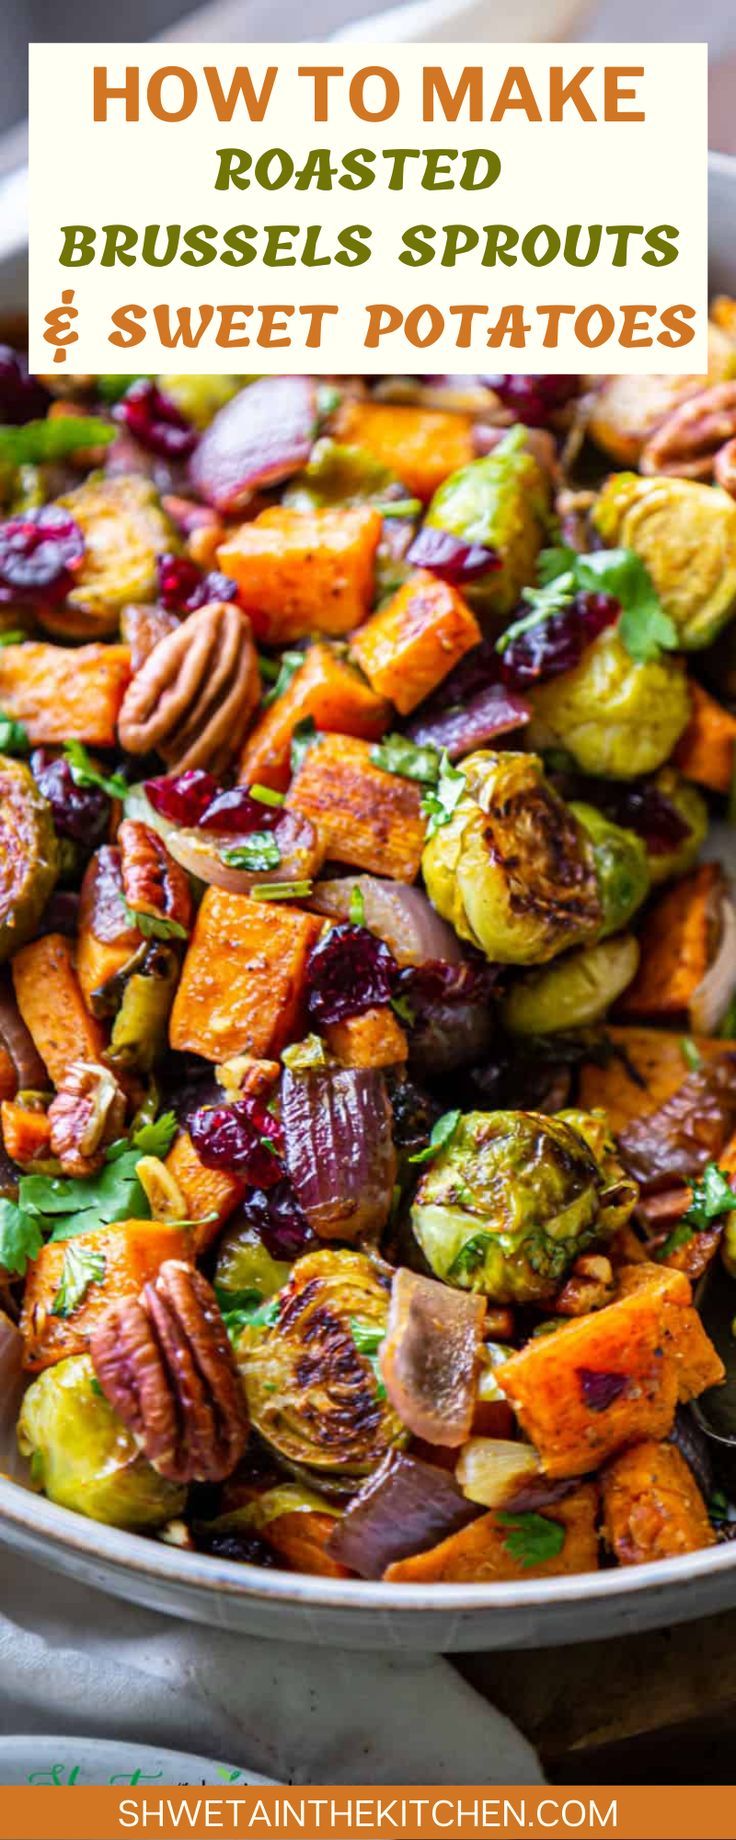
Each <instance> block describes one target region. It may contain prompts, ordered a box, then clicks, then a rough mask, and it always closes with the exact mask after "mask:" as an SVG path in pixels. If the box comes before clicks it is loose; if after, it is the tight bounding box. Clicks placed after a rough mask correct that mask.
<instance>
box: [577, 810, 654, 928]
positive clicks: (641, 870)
mask: <svg viewBox="0 0 736 1840" xmlns="http://www.w3.org/2000/svg"><path fill="white" fill-rule="evenodd" d="M570 810H571V811H572V812H574V814H575V817H576V818H577V820H578V822H579V823H580V824H582V826H583V830H584V831H587V833H588V836H589V838H590V841H591V843H592V845H593V856H594V858H595V870H596V875H597V877H598V892H599V894H600V897H601V906H602V908H603V924H602V926H601V929H600V937H601V939H605V938H606V937H607V935H608V934H609V933H617V932H619V930H620V928H621V927H622V926H626V925H627V924H628V921H629V920H630V919H631V916H632V914H635V913H636V910H637V907H641V903H642V901H644V900H646V897H647V895H648V893H649V887H650V880H651V878H650V874H649V865H648V862H647V853H646V850H645V848H644V845H643V843H642V841H641V838H640V837H637V836H636V834H635V832H634V831H628V830H624V828H623V826H622V825H620V824H614V823H613V822H612V820H611V819H610V818H606V817H604V815H603V813H602V812H601V811H598V810H597V808H596V806H595V805H586V804H583V802H582V801H578V800H575V801H574V802H573V803H572V804H571V806H570Z"/></svg>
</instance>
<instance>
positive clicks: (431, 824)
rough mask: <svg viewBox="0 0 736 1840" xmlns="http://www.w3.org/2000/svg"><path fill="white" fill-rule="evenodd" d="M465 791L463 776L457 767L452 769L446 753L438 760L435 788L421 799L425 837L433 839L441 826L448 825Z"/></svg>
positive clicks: (465, 785) (465, 783)
mask: <svg viewBox="0 0 736 1840" xmlns="http://www.w3.org/2000/svg"><path fill="white" fill-rule="evenodd" d="M466 791H467V782H466V779H465V774H464V773H461V772H460V769H459V767H454V766H453V764H452V761H451V760H450V757H449V755H448V754H447V752H445V753H443V754H442V755H441V758H440V767H439V778H438V780H437V784H436V786H432V787H431V788H430V790H429V791H428V792H425V794H424V798H423V799H422V812H423V814H424V817H425V818H426V819H427V837H428V838H429V837H434V836H435V834H436V832H437V831H439V830H441V829H442V827H443V825H445V824H449V822H450V819H451V818H452V816H453V814H454V812H455V811H456V810H457V807H458V805H459V804H460V800H461V798H462V796H463V793H464V792H466Z"/></svg>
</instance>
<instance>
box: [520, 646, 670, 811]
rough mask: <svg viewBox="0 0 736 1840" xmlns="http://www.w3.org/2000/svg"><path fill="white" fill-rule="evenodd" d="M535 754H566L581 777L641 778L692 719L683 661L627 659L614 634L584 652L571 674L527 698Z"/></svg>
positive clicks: (660, 761) (663, 756)
mask: <svg viewBox="0 0 736 1840" xmlns="http://www.w3.org/2000/svg"><path fill="white" fill-rule="evenodd" d="M529 701H530V702H531V704H532V707H533V709H534V721H533V723H532V726H531V728H530V729H529V730H528V733H529V738H530V741H532V742H533V744H534V746H536V747H542V748H543V747H558V748H564V749H565V751H566V752H567V753H568V754H570V755H571V757H572V759H573V760H574V762H575V764H576V766H578V767H580V768H581V770H582V772H583V773H592V774H600V775H601V776H602V778H604V779H638V778H639V776H640V775H641V774H642V773H653V772H655V770H656V768H657V767H661V766H662V764H663V762H664V761H665V760H667V758H668V756H669V755H670V754H671V753H672V749H673V747H674V745H675V742H676V741H678V740H679V738H680V735H681V734H682V731H683V729H684V728H686V727H687V723H688V720H689V717H690V697H689V694H688V688H687V678H686V675H685V669H684V666H683V664H682V661H681V660H680V659H678V658H674V657H672V656H671V655H667V656H662V657H661V658H658V659H655V660H652V662H651V663H648V664H637V663H636V661H635V660H634V659H633V658H630V656H629V653H628V652H627V651H626V648H625V646H624V645H623V644H622V642H621V640H620V639H619V636H618V633H617V631H616V629H615V627H609V628H608V630H607V631H606V632H603V633H600V634H599V637H598V638H597V639H595V640H594V641H593V644H592V645H589V646H588V647H587V650H586V651H585V652H584V653H583V656H582V658H581V660H580V663H579V664H578V665H576V666H575V668H574V670H572V671H563V672H562V673H561V674H560V676H559V677H552V678H550V679H549V680H548V682H547V683H543V684H538V685H537V686H536V687H535V688H534V689H533V690H531V691H530V692H529Z"/></svg>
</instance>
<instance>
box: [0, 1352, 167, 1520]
mask: <svg viewBox="0 0 736 1840" xmlns="http://www.w3.org/2000/svg"><path fill="white" fill-rule="evenodd" d="M18 1444H19V1447H20V1450H21V1453H22V1455H23V1456H24V1457H27V1458H29V1460H30V1464H31V1476H32V1479H33V1481H34V1482H35V1483H36V1484H37V1486H38V1487H39V1488H42V1489H43V1491H44V1493H45V1494H46V1495H48V1498H49V1501H55V1502H58V1504H59V1506H60V1507H62V1508H74V1509H75V1510H76V1512H77V1513H78V1514H86V1515H88V1516H89V1518H90V1520H93V1521H105V1522H106V1524H107V1525H108V1526H111V1527H132V1528H138V1529H142V1528H155V1527H162V1526H163V1524H164V1522H165V1521H167V1520H170V1519H171V1518H172V1516H174V1515H177V1514H181V1511H182V1508H183V1507H184V1502H185V1499H186V1490H185V1489H183V1488H180V1487H179V1485H178V1483H173V1482H167V1481H166V1480H165V1479H164V1477H163V1476H159V1475H158V1472H157V1471H156V1470H155V1469H153V1468H152V1467H151V1464H150V1463H149V1462H148V1460H147V1458H146V1457H143V1456H141V1453H140V1451H139V1450H138V1446H137V1444H136V1443H135V1442H134V1439H133V1438H132V1437H131V1435H130V1432H129V1431H128V1430H127V1428H126V1426H125V1425H124V1424H123V1422H122V1420H121V1419H119V1418H118V1416H117V1413H115V1412H113V1409H112V1406H110V1405H108V1403H107V1400H106V1399H105V1396H104V1394H103V1393H102V1391H101V1389H100V1387H99V1386H98V1383H97V1380H96V1379H95V1370H94V1368H93V1366H92V1362H91V1360H90V1358H89V1355H73V1356H72V1357H71V1358H70V1359H69V1360H67V1361H59V1362H58V1363H57V1365H56V1366H55V1367H47V1368H46V1369H45V1372H44V1373H42V1374H39V1376H38V1379H37V1380H34V1381H33V1382H32V1384H31V1386H29V1388H28V1392H27V1393H26V1396H25V1399H24V1400H23V1405H22V1407H21V1412H20V1417H19V1419H18Z"/></svg>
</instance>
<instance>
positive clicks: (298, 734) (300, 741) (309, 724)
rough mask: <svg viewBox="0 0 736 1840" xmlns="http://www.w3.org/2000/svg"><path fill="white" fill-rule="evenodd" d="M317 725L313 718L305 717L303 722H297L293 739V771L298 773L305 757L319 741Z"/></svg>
mask: <svg viewBox="0 0 736 1840" xmlns="http://www.w3.org/2000/svg"><path fill="white" fill-rule="evenodd" d="M317 735H318V730H317V724H316V722H315V720H314V717H313V716H305V717H304V721H303V722H297V725H296V728H295V729H294V731H293V734H292V737H291V771H292V773H298V772H299V768H300V767H301V765H302V763H303V761H304V756H305V754H306V753H307V752H308V750H309V748H310V747H313V746H314V743H315V741H316V740H317Z"/></svg>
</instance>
